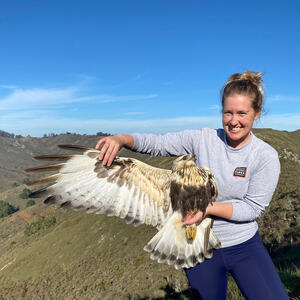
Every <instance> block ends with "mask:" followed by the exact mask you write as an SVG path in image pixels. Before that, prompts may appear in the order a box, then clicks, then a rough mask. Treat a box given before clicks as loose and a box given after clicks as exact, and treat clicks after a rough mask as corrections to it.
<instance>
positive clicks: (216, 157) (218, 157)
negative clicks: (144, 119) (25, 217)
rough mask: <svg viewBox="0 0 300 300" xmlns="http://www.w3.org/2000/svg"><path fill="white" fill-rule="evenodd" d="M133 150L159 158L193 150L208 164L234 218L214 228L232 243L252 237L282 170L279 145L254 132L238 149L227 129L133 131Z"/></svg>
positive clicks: (225, 243)
mask: <svg viewBox="0 0 300 300" xmlns="http://www.w3.org/2000/svg"><path fill="white" fill-rule="evenodd" d="M133 138H134V146H133V148H132V150H134V151H137V152H142V153H148V154H151V155H154V156H157V155H162V156H169V155H175V156H180V155H183V154H188V153H193V154H194V155H195V156H196V164H197V165H199V166H206V167H208V168H209V169H210V170H211V171H212V172H213V174H214V176H215V180H216V182H217V187H218V194H219V196H218V199H217V202H231V203H232V205H233V215H232V218H231V219H230V220H226V219H222V218H216V219H215V222H214V225H213V230H214V232H215V234H216V235H217V236H218V238H219V239H220V241H221V243H222V247H228V246H233V245H237V244H240V243H242V242H245V241H247V240H248V239H250V238H251V237H253V236H254V234H255V233H256V231H257V229H258V226H257V223H256V221H255V219H256V218H258V217H259V216H260V215H261V214H262V213H263V212H264V210H265V208H266V207H267V206H268V205H269V203H270V201H271V199H272V195H273V193H274V190H275V188H276V185H277V182H278V177H279V173H280V162H279V158H278V154H277V152H276V150H275V149H274V148H272V147H271V146H270V145H268V144H267V143H265V142H263V141H262V140H260V139H259V138H257V137H256V136H255V135H254V134H253V133H251V138H250V140H249V141H248V142H247V144H245V145H244V146H242V147H241V148H239V149H235V148H232V147H230V146H229V145H228V144H227V142H226V134H225V131H224V129H217V130H215V129H209V128H203V129H201V130H185V131H181V132H176V133H167V134H164V135H153V134H138V133H136V134H133Z"/></svg>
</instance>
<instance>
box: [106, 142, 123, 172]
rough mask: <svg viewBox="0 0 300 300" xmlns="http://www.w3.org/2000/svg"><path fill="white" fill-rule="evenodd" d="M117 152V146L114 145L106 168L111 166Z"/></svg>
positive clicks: (118, 148)
mask: <svg viewBox="0 0 300 300" xmlns="http://www.w3.org/2000/svg"><path fill="white" fill-rule="evenodd" d="M119 150H120V147H119V145H115V146H114V149H113V151H112V152H111V154H110V157H109V159H108V162H107V166H108V167H109V166H110V165H111V164H112V162H113V160H114V159H115V157H116V155H117V153H118V151H119Z"/></svg>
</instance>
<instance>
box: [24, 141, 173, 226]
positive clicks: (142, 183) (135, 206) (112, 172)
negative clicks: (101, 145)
mask: <svg viewBox="0 0 300 300" xmlns="http://www.w3.org/2000/svg"><path fill="white" fill-rule="evenodd" d="M60 148H63V149H67V150H75V151H84V152H83V154H82V155H78V154H76V155H71V154H67V155H65V154H60V155H43V156H38V157H36V159H38V160H43V161H47V160H49V161H56V160H58V161H64V162H63V163H59V164H52V165H45V166H39V167H35V168H30V169H27V170H25V171H26V172H28V173H37V172H43V171H56V172H57V173H56V174H53V175H51V176H47V177H43V178H41V179H37V180H34V181H31V182H29V185H34V184H39V183H44V182H53V181H54V184H52V185H50V186H49V187H47V188H43V189H41V190H38V191H36V192H33V194H32V196H33V197H45V198H46V199H45V202H46V203H51V204H52V203H57V204H60V205H61V206H62V207H64V208H71V209H74V210H85V211H86V212H87V213H96V214H106V215H109V216H118V217H121V218H123V219H125V221H126V222H127V223H129V224H131V223H132V224H133V225H139V224H141V223H144V224H149V225H153V226H155V227H158V228H160V227H161V226H162V225H163V224H164V223H165V222H166V220H167V219H168V218H169V217H170V215H171V213H172V207H171V205H170V196H169V194H170V193H169V191H170V178H171V171H169V170H163V169H159V168H154V167H152V166H150V165H147V164H145V163H143V162H141V161H138V160H136V159H133V158H121V157H116V158H115V160H114V162H113V164H112V165H111V167H106V166H103V165H102V162H101V161H99V159H98V156H99V151H98V150H95V149H92V148H87V147H84V146H78V145H60Z"/></svg>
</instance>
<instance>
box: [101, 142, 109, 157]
mask: <svg viewBox="0 0 300 300" xmlns="http://www.w3.org/2000/svg"><path fill="white" fill-rule="evenodd" d="M109 146H110V145H109V144H107V143H106V144H104V145H103V147H102V148H101V151H100V152H99V160H102V159H103V157H104V155H105V154H106V152H107V149H108V148H109Z"/></svg>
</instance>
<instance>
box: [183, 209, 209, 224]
mask: <svg viewBox="0 0 300 300" xmlns="http://www.w3.org/2000/svg"><path fill="white" fill-rule="evenodd" d="M204 217H205V215H204V214H203V212H202V211H198V212H197V213H195V214H187V215H186V216H185V217H184V218H183V219H182V223H183V225H191V224H196V223H200V222H201V221H202V220H203V218H204Z"/></svg>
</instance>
